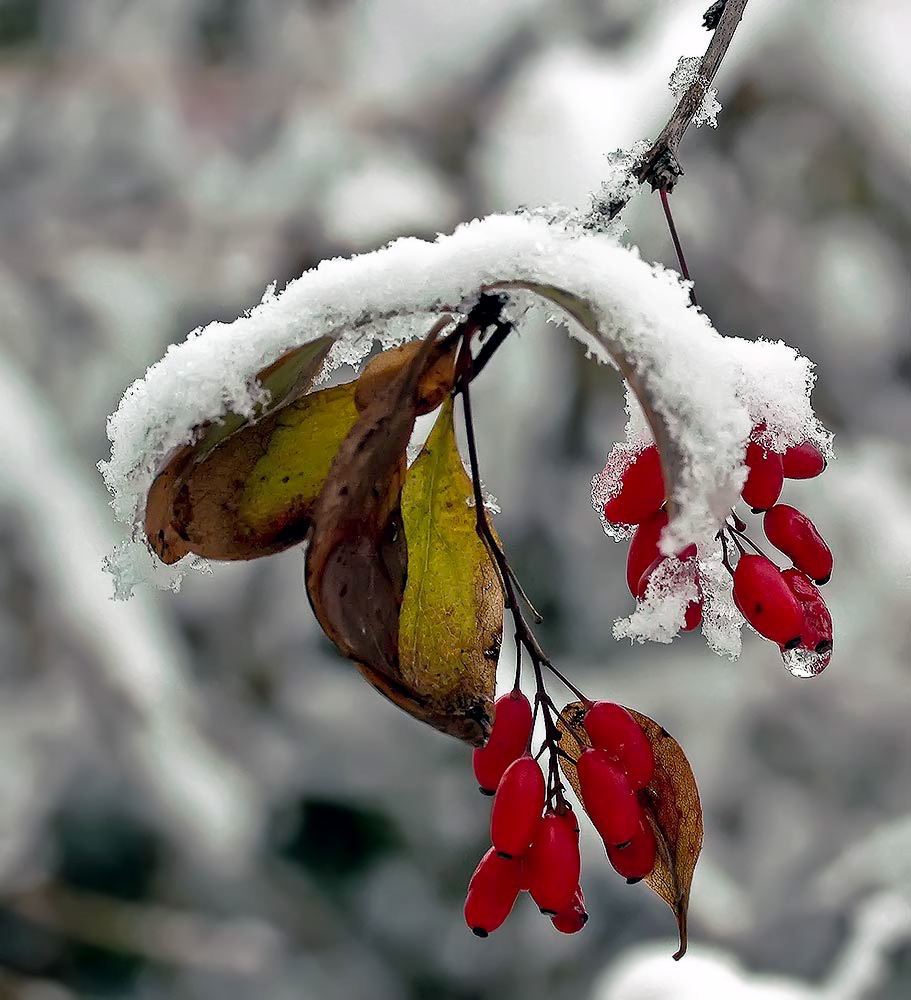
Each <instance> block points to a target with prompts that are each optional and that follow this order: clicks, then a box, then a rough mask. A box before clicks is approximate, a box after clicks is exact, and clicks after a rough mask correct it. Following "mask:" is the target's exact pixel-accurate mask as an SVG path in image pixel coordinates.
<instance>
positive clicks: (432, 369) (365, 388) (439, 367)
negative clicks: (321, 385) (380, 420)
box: [354, 336, 460, 416]
mask: <svg viewBox="0 0 911 1000" xmlns="http://www.w3.org/2000/svg"><path fill="white" fill-rule="evenodd" d="M459 343H460V338H459V337H457V336H449V337H445V338H444V339H443V340H440V341H438V342H436V343H435V344H434V345H433V348H432V349H431V352H430V355H429V357H428V359H427V361H426V362H425V367H424V371H423V372H422V373H421V377H420V380H419V381H418V386H417V398H416V400H415V406H416V412H417V413H418V415H419V416H420V415H421V414H423V413H431V412H432V411H433V410H435V409H436V408H437V407H438V406H439V405H440V403H442V402H443V400H444V399H445V398H446V397H447V396H448V395H449V393H450V391H451V390H452V387H453V385H454V384H455V357H456V351H457V349H458V346H459ZM422 346H423V344H422V342H421V341H420V340H415V341H412V342H411V343H408V344H402V345H401V347H391V348H390V349H389V350H388V351H383V353H382V354H378V355H377V356H376V357H375V358H373V359H372V360H371V361H370V362H369V363H368V364H367V365H366V366H365V368H364V370H363V371H362V372H361V374H360V377H359V378H358V380H357V390H356V392H355V395H354V402H355V405H356V406H357V408H358V410H365V409H366V408H367V407H368V406H369V405H370V403H371V402H372V401H373V399H375V398H376V396H377V395H378V394H379V393H380V392H382V391H383V390H384V389H385V388H386V387H387V386H388V385H389V383H390V382H391V381H392V380H393V379H394V378H396V377H397V376H398V375H399V373H400V372H401V371H402V370H403V369H404V368H405V366H406V365H408V364H410V362H411V361H412V360H413V359H414V357H415V356H416V355H417V354H418V353H419V352H420V350H421V348H422Z"/></svg>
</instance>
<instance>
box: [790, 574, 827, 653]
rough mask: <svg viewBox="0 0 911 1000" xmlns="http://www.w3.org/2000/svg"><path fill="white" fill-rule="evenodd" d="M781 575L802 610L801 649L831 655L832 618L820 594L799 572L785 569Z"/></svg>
mask: <svg viewBox="0 0 911 1000" xmlns="http://www.w3.org/2000/svg"><path fill="white" fill-rule="evenodd" d="M781 575H782V577H783V578H784V580H785V582H786V583H787V585H788V587H790V589H791V593H793V594H794V596H795V597H796V598H797V600H798V601H800V606H801V607H802V608H803V629H802V631H801V636H800V639H801V641H800V646H801V648H802V649H812V650H813V652H814V653H823V654H825V653H831V652H832V616H831V615H830V614H829V609H828V608H827V607H826V602H825V600H823V596H822V594H820V592H819V590H817V588H816V587H815V586H814V585H813V584H812V583H811V582H810V581H809V580H808V579H807V578H806V577H805V576H804V575H803V573H801V572H800V571H799V570H796V569H786V570H785V571H784V572H783V573H782V574H781ZM782 652H784V647H782Z"/></svg>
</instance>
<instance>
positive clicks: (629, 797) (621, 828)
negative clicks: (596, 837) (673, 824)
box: [576, 750, 639, 844]
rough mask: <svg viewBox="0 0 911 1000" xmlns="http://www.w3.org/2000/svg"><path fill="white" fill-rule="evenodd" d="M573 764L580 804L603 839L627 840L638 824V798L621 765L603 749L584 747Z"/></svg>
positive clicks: (608, 841)
mask: <svg viewBox="0 0 911 1000" xmlns="http://www.w3.org/2000/svg"><path fill="white" fill-rule="evenodd" d="M576 767H577V770H578V773H579V787H580V789H581V792H582V805H583V806H584V807H585V811H586V812H587V813H588V815H589V818H590V819H591V821H592V823H593V824H594V826H595V829H596V830H597V831H598V833H600V834H601V838H602V839H603V840H604V843H605V844H624V843H626V841H628V840H630V839H631V838H632V836H633V834H634V833H635V832H636V829H637V828H638V823H639V800H638V799H637V798H636V793H635V792H634V791H633V786H632V785H631V784H630V782H629V778H627V776H626V774H625V773H624V771H623V768H622V767H621V766H620V764H619V763H618V762H617V761H616V760H615V759H614V758H613V757H611V756H610V754H609V753H608V752H607V751H606V750H584V751H583V752H582V754H581V755H580V757H579V760H578V761H577V763H576Z"/></svg>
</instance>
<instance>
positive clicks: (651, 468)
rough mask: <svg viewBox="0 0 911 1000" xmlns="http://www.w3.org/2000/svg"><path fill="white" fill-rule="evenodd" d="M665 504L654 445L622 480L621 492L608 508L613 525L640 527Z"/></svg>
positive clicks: (608, 517) (632, 465) (625, 473)
mask: <svg viewBox="0 0 911 1000" xmlns="http://www.w3.org/2000/svg"><path fill="white" fill-rule="evenodd" d="M663 503H664V473H663V472H662V471H661V459H660V458H659V457H658V449H657V448H656V447H655V445H650V446H649V447H648V448H645V449H644V450H643V451H640V452H639V454H638V455H637V456H636V457H635V458H634V459H633V461H632V462H631V463H630V465H628V466H627V468H626V470H625V471H624V472H623V474H622V476H621V477H620V492H619V493H618V494H617V495H616V496H615V497H613V498H612V499H610V500H608V501H607V503H605V505H604V516H605V517H606V518H607V520H608V521H611V522H612V523H613V524H640V523H641V522H642V521H644V520H645V519H646V518H648V517H650V516H651V515H652V514H654V513H655V511H657V510H658V509H659V508H660V507H661V505H662V504H663Z"/></svg>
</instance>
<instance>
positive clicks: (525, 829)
mask: <svg viewBox="0 0 911 1000" xmlns="http://www.w3.org/2000/svg"><path fill="white" fill-rule="evenodd" d="M545 792H546V789H545V785H544V775H543V774H542V773H541V768H540V766H539V765H538V762H537V761H536V760H535V759H534V758H533V757H529V756H528V755H526V756H524V757H520V758H519V759H518V760H516V761H513V763H512V764H510V765H509V767H508V768H506V771H505V772H504V774H503V777H502V778H501V779H500V784H499V785H498V786H497V794H496V796H495V797H494V800H493V810H492V812H491V815H490V840H491V843H492V844H493V846H494V847H495V848H496V849H497V851H498V852H499V853H500V854H501V855H502V856H503V857H505V858H517V857H519V856H520V855H521V854H524V853H525V850H526V849H527V847H528V845H529V844H530V843H531V842H532V840H533V839H534V836H535V830H536V829H537V826H538V823H539V822H540V820H541V813H542V812H543V811H544V797H545Z"/></svg>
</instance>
